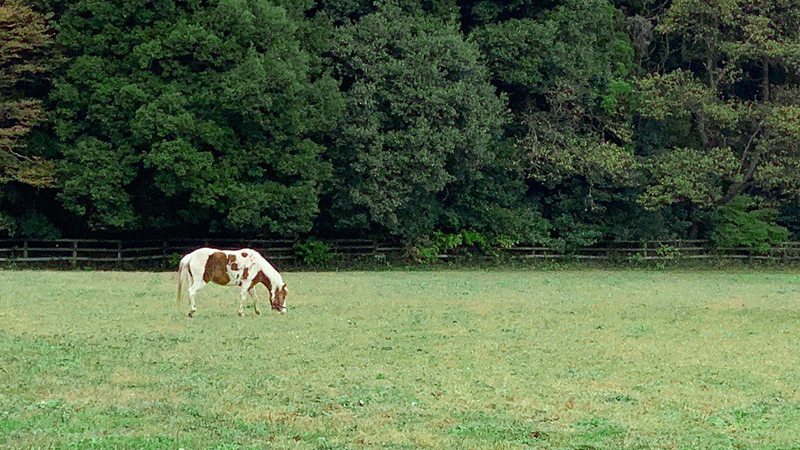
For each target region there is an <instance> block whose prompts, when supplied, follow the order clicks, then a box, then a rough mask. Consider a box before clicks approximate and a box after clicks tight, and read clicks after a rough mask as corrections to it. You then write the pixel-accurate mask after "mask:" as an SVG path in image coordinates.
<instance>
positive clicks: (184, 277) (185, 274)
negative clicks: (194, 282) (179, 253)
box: [178, 258, 191, 308]
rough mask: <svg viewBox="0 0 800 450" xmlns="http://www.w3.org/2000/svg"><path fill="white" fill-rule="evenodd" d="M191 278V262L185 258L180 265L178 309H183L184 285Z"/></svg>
mask: <svg viewBox="0 0 800 450" xmlns="http://www.w3.org/2000/svg"><path fill="white" fill-rule="evenodd" d="M190 277H191V274H190V273H189V261H188V259H187V258H183V259H181V262H180V264H178V308H180V307H181V301H182V300H183V284H184V283H185V282H188V281H190V279H189V278H190Z"/></svg>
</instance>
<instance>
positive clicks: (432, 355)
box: [0, 270, 800, 450]
mask: <svg viewBox="0 0 800 450" xmlns="http://www.w3.org/2000/svg"><path fill="white" fill-rule="evenodd" d="M284 278H285V280H286V282H287V283H288V285H289V297H288V299H287V305H288V308H289V312H288V313H287V314H286V315H280V314H278V313H276V312H274V311H269V309H267V308H265V309H264V311H263V313H264V314H263V315H262V316H260V317H259V316H255V315H254V314H253V309H252V304H248V307H247V308H246V309H245V316H244V317H241V318H240V317H238V316H237V315H236V308H237V302H238V289H237V288H222V287H218V286H210V287H208V288H206V289H204V290H203V291H201V292H200V293H199V294H198V297H197V308H198V310H197V314H196V316H195V318H193V319H189V318H187V317H186V313H187V311H188V305H187V304H186V303H184V304H183V305H182V308H181V310H180V311H178V309H177V308H176V305H175V293H176V279H177V278H176V275H175V274H174V273H124V272H40V271H3V272H1V273H0V448H31V447H33V448H37V447H39V448H67V449H69V448H76V449H107V448H109V449H110V448H120V449H122V448H125V449H129V448H130V449H133V448H142V449H162V448H163V449H177V448H181V447H183V448H186V449H201V448H202V449H206V448H209V449H239V448H242V449H251V448H258V449H261V448H278V449H280V448H292V449H360V448H372V449H419V448H427V449H445V448H448V449H450V448H453V449H456V448H457V449H517V448H542V449H544V448H547V449H587V450H588V449H650V448H653V449H661V448H663V449H668V448H670V449H671V448H677V449H697V448H703V449H733V448H737V449H786V448H800V431H798V430H800V390H799V389H800V356H799V355H800V276H798V275H797V274H795V273H791V272H737V271H730V272H719V271H700V272H682V271H669V272H647V271H622V270H619V271H614V270H612V271H605V270H585V271H549V272H548V271H544V272H543V271H535V270H531V271H440V272H369V273H365V272H345V273H286V274H284ZM261 292H262V295H263V290H262V291H261Z"/></svg>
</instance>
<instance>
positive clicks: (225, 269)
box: [178, 247, 286, 317]
mask: <svg viewBox="0 0 800 450" xmlns="http://www.w3.org/2000/svg"><path fill="white" fill-rule="evenodd" d="M212 281H213V282H214V283H217V284H219V285H222V286H241V287H242V296H241V300H240V301H239V315H240V316H243V315H244V302H245V298H246V297H247V294H248V293H249V294H250V296H251V297H253V309H255V312H256V314H258V315H260V314H261V311H260V310H259V309H258V297H257V296H256V292H255V289H253V288H255V287H256V285H257V284H258V283H261V284H263V285H264V286H266V287H267V291H269V300H270V303H271V304H272V309H274V310H277V311H280V312H281V313H285V312H286V283H284V282H283V277H281V274H279V273H278V271H277V270H275V268H274V267H272V265H271V264H270V263H269V262H268V261H267V260H266V259H264V257H263V256H261V255H260V254H259V253H258V252H257V251H255V250H252V249H249V248H243V249H241V250H217V249H215V248H207V247H204V248H199V249H197V250H195V251H193V252H191V253H189V254H188V255H186V256H184V257H183V258H182V259H181V262H180V265H179V266H178V307H179V308H180V306H181V299H182V298H183V291H184V286H188V289H187V292H188V294H189V308H190V309H189V317H193V316H194V313H195V311H197V308H196V307H195V304H194V297H195V295H197V291H199V290H200V289H203V287H205V285H206V284H208V283H210V282H212Z"/></svg>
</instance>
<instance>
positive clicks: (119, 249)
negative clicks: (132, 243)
mask: <svg viewBox="0 0 800 450" xmlns="http://www.w3.org/2000/svg"><path fill="white" fill-rule="evenodd" d="M121 265H122V241H121V240H120V241H117V267H119V266H121Z"/></svg>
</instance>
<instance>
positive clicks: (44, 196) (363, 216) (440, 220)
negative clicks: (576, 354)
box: [0, 0, 800, 250]
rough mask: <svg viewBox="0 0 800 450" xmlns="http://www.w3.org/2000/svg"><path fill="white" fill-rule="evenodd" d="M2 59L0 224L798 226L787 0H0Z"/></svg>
mask: <svg viewBox="0 0 800 450" xmlns="http://www.w3.org/2000/svg"><path fill="white" fill-rule="evenodd" d="M0 69H1V70H0V186H1V187H2V191H1V192H0V233H1V234H3V235H5V236H12V237H14V236H24V237H40V238H44V237H57V236H62V235H63V236H108V237H110V236H117V237H120V236H211V235H221V236H229V237H251V238H254V237H268V238H274V237H290V238H308V237H319V238H330V237H346V236H359V237H371V238H387V237H394V238H399V239H402V240H403V241H405V242H407V243H410V244H418V245H422V244H424V243H426V242H432V241H433V240H436V239H438V240H440V241H441V240H442V239H443V236H445V237H446V239H450V240H452V239H455V238H454V237H458V239H462V240H463V239H464V238H467V240H470V239H472V240H473V241H476V242H477V241H479V242H481V243H482V244H485V245H502V244H507V243H512V242H526V243H546V244H549V245H553V246H556V247H560V248H563V249H566V250H569V249H571V248H573V249H574V248H579V247H581V246H585V245H591V244H593V243H594V242H596V241H598V240H639V239H642V240H644V239H675V238H703V239H706V238H707V239H712V240H714V241H715V242H717V243H718V244H720V245H745V246H753V247H760V248H764V246H765V245H767V246H768V245H769V244H771V243H774V242H779V241H782V240H786V239H789V238H798V237H800V203H799V202H798V199H800V78H799V77H798V75H800V0H773V1H769V2H752V1H743V0H672V1H664V0H659V1H656V0H546V1H545V0H486V1H476V0H423V1H417V0H30V1H26V0H6V1H5V2H4V3H3V5H1V6H0ZM446 239H445V240H446ZM459 242H460V241H459Z"/></svg>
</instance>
